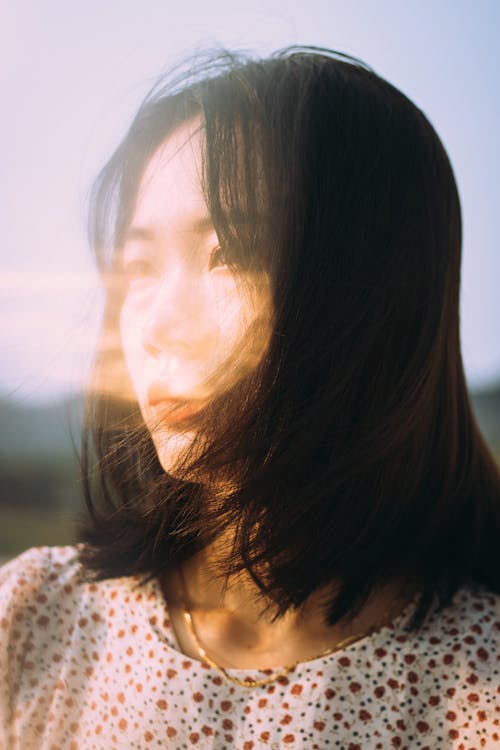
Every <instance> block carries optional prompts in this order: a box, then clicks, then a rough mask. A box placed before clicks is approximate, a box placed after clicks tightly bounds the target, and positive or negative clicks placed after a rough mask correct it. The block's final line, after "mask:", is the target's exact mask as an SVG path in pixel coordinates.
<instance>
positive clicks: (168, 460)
mask: <svg viewBox="0 0 500 750" xmlns="http://www.w3.org/2000/svg"><path fill="white" fill-rule="evenodd" d="M152 438H153V443H154V446H155V448H156V454H157V456H158V460H159V462H160V465H161V467H162V469H163V471H164V472H165V473H166V474H170V476H172V477H175V478H177V479H188V477H187V476H186V472H185V470H184V469H183V466H184V465H185V462H186V459H188V458H189V459H191V460H192V458H193V457H192V456H190V449H191V446H192V444H193V440H194V433H192V432H183V433H175V432H169V433H168V434H166V433H165V432H163V431H161V432H160V433H158V432H156V433H152Z"/></svg>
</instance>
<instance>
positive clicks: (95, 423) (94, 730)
mask: <svg viewBox="0 0 500 750" xmlns="http://www.w3.org/2000/svg"><path fill="white" fill-rule="evenodd" d="M91 228H92V232H91V236H92V242H93V245H94V247H95V250H96V253H97V259H98V264H99V268H100V269H101V272H102V275H103V279H104V281H105V283H106V291H107V304H106V309H105V314H104V321H103V335H102V340H101V347H100V350H99V353H98V357H97V361H96V369H95V377H94V380H93V383H92V387H91V389H90V395H89V400H88V408H87V422H86V440H85V446H84V448H85V450H84V462H83V465H84V477H85V482H86V499H87V504H88V509H89V512H90V513H89V518H88V520H87V519H82V522H81V525H80V529H79V535H78V544H76V545H75V546H70V547H59V548H39V549H32V550H28V551H27V552H25V553H24V554H23V555H21V556H20V557H18V558H16V559H15V560H13V561H11V562H10V563H9V564H8V565H7V566H5V567H4V568H3V569H2V571H1V576H2V618H3V619H2V621H1V622H2V627H3V629H4V639H3V646H2V652H1V659H2V662H1V663H2V670H3V677H4V680H5V683H4V684H6V685H7V691H6V692H5V693H4V696H5V697H4V698H3V699H2V701H3V703H2V708H1V710H2V712H3V715H2V727H3V728H4V734H3V737H2V741H3V744H2V745H1V747H3V748H6V747H8V748H16V749H17V748H23V750H25V749H26V748H30V747H34V748H43V749H45V748H47V750H48V748H56V747H57V748H64V749H66V748H67V749H68V750H76V749H77V748H80V749H81V748H111V747H117V748H119V747H126V748H139V747H140V748H142V747H173V748H185V747H191V746H197V747H200V748H209V747H210V748H226V747H227V748H232V747H235V748H239V749H240V750H243V749H244V750H250V748H260V747H270V748H278V747H307V748H321V749H323V748H327V747H338V748H349V750H354V749H355V748H384V749H385V748H389V747H397V748H404V747H406V748H417V747H418V748H432V749H433V750H436V748H465V747H471V746H474V747H493V746H494V744H495V743H498V742H499V741H500V739H499V738H500V726H499V718H500V716H499V710H500V698H499V692H498V687H497V686H498V672H497V671H496V669H495V664H496V662H497V660H498V655H499V653H500V643H499V640H500V571H499V565H498V549H499V541H500V482H499V476H498V470H497V468H496V466H495V464H494V461H493V459H492V457H491V455H490V454H489V452H488V449H487V447H486V445H485V443H484V441H483V439H482V437H481V435H480V433H479V431H478V428H477V425H476V423H475V421H474V418H473V415H472V412H471V408H470V404H469V400H468V396H467V390H466V385H465V381H464V374H463V368H462V361H461V354H460V344H459V325H458V298H459V274H460V253H461V218H460V205H459V199H458V195H457V189H456V184H455V180H454V177H453V173H452V169H451V166H450V163H449V160H448V157H447V155H446V152H445V150H444V148H443V146H442V144H441V142H440V140H439V138H438V136H437V135H436V133H435V131H434V130H433V128H432V126H431V125H430V124H429V122H428V120H427V119H426V118H425V116H424V115H423V113H422V112H421V111H420V110H419V109H418V108H417V107H416V106H415V105H414V104H412V103H411V102H410V101H409V100H408V99H407V98H406V97H405V96H404V95H403V94H402V93H401V92H399V91H398V90H397V89H395V88H394V87H393V86H392V85H390V84H389V83H387V82H386V81H384V80H383V79H381V78H380V77H379V76H377V75H376V74H375V73H374V72H373V71H372V70H371V69H370V68H368V67H367V66H366V65H364V64H363V63H361V62H359V61H358V60H355V59H354V58H349V57H347V56H346V55H342V54H339V53H335V52H331V51H328V50H319V49H315V48H298V49H288V50H285V51H283V52H280V53H277V54H275V55H273V56H271V57H270V58H268V59H265V60H247V59H243V58H240V57H237V56H234V55H229V54H226V55H221V56H218V57H216V58H215V59H212V60H211V61H209V62H207V63H206V64H203V65H199V66H198V67H197V68H196V69H195V70H194V71H193V70H192V71H191V72H190V73H188V74H186V75H181V74H179V75H177V76H174V77H171V78H169V79H168V81H165V80H162V81H161V82H160V83H159V84H158V86H156V87H155V89H154V90H153V91H152V92H151V93H150V94H149V95H148V97H147V99H146V101H145V102H144V103H143V105H142V106H141V108H140V110H139V112H138V114H137V116H136V118H135V119H134V121H133V123H132V126H131V128H130V130H129V132H128V134H127V135H126V137H125V139H124V140H123V142H122V143H121V145H120V146H119V147H118V149H117V150H116V151H115V153H114V154H113V156H112V157H111V159H110V161H109V162H108V164H107V165H106V166H105V168H104V169H103V171H102V173H101V175H100V176H99V179H98V181H97V183H96V187H95V191H94V193H93V198H92V212H91Z"/></svg>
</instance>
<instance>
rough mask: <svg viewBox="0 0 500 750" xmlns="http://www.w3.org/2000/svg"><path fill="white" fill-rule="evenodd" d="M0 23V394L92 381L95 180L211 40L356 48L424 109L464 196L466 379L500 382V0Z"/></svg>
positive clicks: (0, 8)
mask: <svg viewBox="0 0 500 750" xmlns="http://www.w3.org/2000/svg"><path fill="white" fill-rule="evenodd" d="M0 28H1V29H2V43H1V45H0V87H1V91H2V117H1V119H0V134H1V138H2V144H3V149H2V159H1V163H2V169H1V170H0V396H7V397H9V398H12V399H15V400H16V401H18V402H21V403H31V402H38V403H43V402H46V401H50V400H54V399H57V398H59V397H61V396H64V395H67V394H68V393H70V392H72V391H74V390H79V389H80V388H81V387H82V384H83V383H84V381H85V377H86V375H87V371H88V367H89V362H90V360H91V356H92V351H93V347H94V345H95V340H96V335H97V330H98V324H99V316H100V312H101V305H102V298H101V293H100V290H99V285H98V281H97V277H96V274H95V271H94V267H93V262H92V256H91V252H90V250H89V248H88V245H87V240H86V209H87V197H88V191H89V187H90V185H91V182H92V180H93V178H94V176H95V175H96V173H97V172H98V170H99V168H100V166H101V165H102V164H103V163H104V161H105V160H106V158H107V157H108V156H109V155H110V153H111V152H112V150H113V148H114V147H115V146H116V145H117V143H118V141H119V139H120V138H121V136H122V135H123V134H124V132H125V131H126V129H127V127H128V125H129V124H130V121H131V119H132V117H133V115H134V114H135V111H136V109H137V107H138V106H139V104H140V102H141V100H142V98H143V97H144V95H145V94H146V92H147V91H148V89H149V88H150V86H151V84H152V83H153V82H154V80H155V78H156V77H157V75H158V74H159V73H160V72H161V71H162V70H163V69H165V68H166V67H168V66H169V65H171V64H173V63H175V62H176V61H177V60H178V59H180V58H181V57H183V56H185V55H186V54H189V53H192V52H195V51H196V50H202V49H206V48H208V47H217V46H225V47H229V48H234V49H239V50H247V51H250V52H254V53H256V54H258V55H265V54H268V53H270V52H272V51H274V50H276V49H279V48H282V47H285V46H288V45H290V44H311V45H317V46H326V47H329V48H333V49H336V50H339V51H343V52H347V53H349V54H351V55H354V56H356V57H360V58H362V59H363V60H364V61H365V62H367V63H368V64H369V65H370V66H371V67H373V68H375V70H376V71H377V73H379V74H380V75H382V76H383V77H384V78H386V79H387V80H389V81H390V82H391V83H393V84H394V85H396V86H397V87H398V88H400V89H401V90H402V91H403V92H404V93H405V94H406V95H407V96H409V97H410V99H412V100H413V101H414V102H415V104H417V106H419V107H420V108H421V109H422V110H423V111H424V113H425V114H426V116H427V117H428V118H429V120H430V121H431V123H432V124H433V126H434V127H435V129H436V130H437V132H438V134H439V136H440V138H441V140H442V141H443V143H444V145H445V148H446V150H447V152H448V154H449V156H450V159H451V163H452V166H453V169H454V171H455V176H456V179H457V183H458V188H459V193H460V199H461V203H462V216H463V230H464V248H463V254H464V255H463V266H462V292H461V335H462V351H463V356H464V362H465V369H466V375H467V379H468V382H469V384H470V385H471V387H473V388H480V387H489V386H491V385H493V384H494V383H495V382H498V381H499V380H500V336H499V335H498V323H499V321H500V295H499V294H498V291H497V284H498V280H499V279H500V248H499V242H498V236H499V231H498V230H499V216H500V211H499V205H500V200H499V199H500V195H499V193H500V188H499V182H498V174H500V140H499V138H498V133H499V132H500V97H499V94H498V71H499V70H500V51H499V49H500V48H499V47H498V45H497V39H498V35H499V33H500V2H497V1H496V0H477V2H472V0H469V2H464V0H406V1H405V2H401V0H342V1H341V0H309V1H308V2H304V1H302V2H297V0H286V2H285V1H284V0H259V1H256V0H254V1H253V2H251V3H250V2H237V0H232V1H231V2H229V1H226V0H211V2H210V3H206V2H203V3H201V2H185V3H182V4H181V3H174V2H170V0H141V2H139V1H138V0H136V2H131V0H107V1H106V2H102V0H86V2H71V3H68V2H66V0H44V2H43V3H42V2H40V0H17V1H16V2H10V3H9V2H6V0H4V2H3V4H0Z"/></svg>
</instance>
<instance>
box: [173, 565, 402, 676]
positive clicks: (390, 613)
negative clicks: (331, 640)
mask: <svg viewBox="0 0 500 750" xmlns="http://www.w3.org/2000/svg"><path fill="white" fill-rule="evenodd" d="M180 579H181V583H182V591H183V595H184V609H183V617H184V621H185V623H186V625H187V628H188V630H189V632H190V634H191V636H192V638H193V640H194V642H195V645H196V650H197V652H198V656H199V657H200V659H201V660H202V661H204V662H205V663H206V664H209V665H210V666H211V667H213V668H214V669H216V670H217V671H218V672H219V673H220V674H221V675H222V676H223V677H224V679H225V680H227V681H228V682H232V683H233V684H235V685H239V686H240V687H245V688H256V687H264V686H265V685H270V684H271V683H272V682H276V681H277V680H280V679H281V678H283V677H286V676H287V675H288V674H289V673H290V672H293V670H294V669H295V668H296V667H297V666H298V665H299V664H301V663H302V662H301V661H300V660H299V661H296V662H294V663H293V664H291V665H289V666H287V667H284V668H283V669H279V670H278V671H276V672H274V673H273V674H271V675H268V676H267V677H263V678H262V679H255V678H253V677H245V678H244V679H241V678H239V677H235V676H234V675H232V674H230V673H229V672H228V671H227V669H226V668H225V667H223V666H221V665H220V664H217V662H216V661H214V659H212V657H211V656H210V655H209V654H207V652H206V650H205V648H204V647H203V646H202V644H201V642H200V639H199V638H198V634H197V633H196V629H195V627H194V623H193V618H192V615H191V612H190V611H189V609H188V608H187V605H186V596H185V593H186V592H185V586H184V577H183V575H182V573H181V575H180ZM398 609H399V607H398ZM396 612H397V610H396V608H395V607H393V608H392V609H390V610H387V611H386V612H385V613H384V618H383V619H382V620H381V621H380V622H379V623H377V624H376V625H373V626H372V627H371V628H368V629H367V630H366V631H364V632H362V633H356V634H354V635H350V636H348V637H347V638H344V639H343V640H341V641H339V642H338V643H337V644H336V645H335V646H332V647H331V648H328V649H326V650H325V651H322V652H321V653H320V654H318V655H317V656H315V657H313V659H307V661H313V660H314V659H321V658H322V657H324V656H329V655H330V654H333V653H335V652H336V651H340V649H342V648H345V647H346V646H348V645H349V644H351V643H353V642H354V641H357V640H360V639H361V638H365V637H366V636H369V635H371V634H372V633H373V632H375V631H376V630H379V628H381V627H383V626H384V625H387V624H389V622H391V620H392V619H393V618H394V617H395V614H396ZM259 671H261V670H259ZM263 671H267V670H263Z"/></svg>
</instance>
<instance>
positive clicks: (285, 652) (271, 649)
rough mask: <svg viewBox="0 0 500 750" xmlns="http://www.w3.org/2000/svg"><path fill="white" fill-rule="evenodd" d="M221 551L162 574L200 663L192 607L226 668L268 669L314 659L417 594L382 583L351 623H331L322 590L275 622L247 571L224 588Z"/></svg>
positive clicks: (185, 645) (188, 646)
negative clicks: (186, 615) (186, 614)
mask: <svg viewBox="0 0 500 750" xmlns="http://www.w3.org/2000/svg"><path fill="white" fill-rule="evenodd" d="M223 549H227V546H222V545H221V544H220V543H219V544H218V545H217V546H215V545H214V546H212V547H209V548H207V549H205V550H203V551H202V552H200V553H198V554H196V555H195V556H194V557H192V558H191V559H190V560H189V561H188V562H187V563H185V564H184V565H183V566H182V569H179V570H177V571H174V572H172V573H171V574H170V575H169V576H166V577H165V580H164V581H163V589H164V592H165V596H166V599H167V604H168V607H169V611H170V616H171V619H172V623H173V625H174V629H175V630H176V633H177V637H178V641H179V645H180V646H181V648H182V650H183V651H184V653H186V654H188V655H189V656H192V657H194V658H200V657H199V647H198V644H197V643H196V640H195V639H194V638H193V635H192V633H191V632H189V628H187V626H186V622H185V620H184V617H183V613H184V611H185V610H186V609H187V610H188V611H189V613H190V614H191V617H192V624H193V627H194V630H195V633H196V635H197V638H198V640H199V642H200V643H201V644H202V646H203V648H204V649H205V651H207V653H208V654H209V655H210V656H211V658H212V659H213V660H214V661H216V662H217V663H218V664H219V665H220V666H224V667H233V668H241V669H247V668H248V669H251V668H261V669H267V668H275V667H282V666H286V665H290V664H293V663H295V662H297V661H307V660H310V659H314V658H315V657H317V656H319V655H320V654H322V653H324V652H325V651H326V650H328V649H330V648H334V647H335V645H336V644H337V643H339V642H340V641H342V640H344V639H346V638H348V637H350V636H353V635H358V634H359V635H360V636H363V635H365V634H367V633H368V632H369V631H370V630H372V629H373V628H374V627H376V626H378V625H382V624H385V622H388V621H390V620H392V619H394V618H395V617H396V616H397V615H398V614H399V613H400V612H401V611H402V609H403V608H404V606H405V605H406V604H407V603H408V602H409V601H410V599H411V598H412V596H413V592H411V591H410V590H409V589H407V590H406V591H405V590H404V587H402V582H399V583H395V584H392V585H388V586H384V587H383V588H380V589H379V590H378V591H377V592H376V594H374V595H372V596H371V597H370V599H369V600H368V602H367V604H366V605H365V607H364V608H363V609H362V611H361V613H360V614H359V615H358V616H357V617H356V618H355V619H354V621H353V622H352V623H351V624H341V623H340V624H337V625H335V626H331V625H329V624H328V623H327V622H326V620H325V607H324V605H325V599H326V597H327V596H328V592H327V591H321V592H318V593H315V594H313V595H312V596H311V597H310V598H309V599H308V601H307V602H306V603H305V605H304V606H303V607H301V608H300V609H297V610H291V611H290V610H289V611H288V612H287V613H286V614H285V615H284V616H283V617H281V618H279V619H278V620H276V621H275V622H273V621H272V615H273V614H274V611H275V610H274V611H273V607H272V606H271V607H268V609H267V611H264V610H266V603H267V602H266V601H265V600H264V599H263V597H262V594H261V592H260V590H259V589H258V587H257V586H256V584H255V583H254V581H253V580H252V578H251V576H250V575H249V574H248V573H245V572H243V573H241V574H239V575H237V576H234V577H232V578H230V579H229V580H228V581H227V583H226V582H224V581H222V580H221V578H220V576H218V575H217V570H218V569H219V568H218V565H219V564H220V561H221V555H222V554H223ZM332 590H333V587H332V589H330V593H331V591H332Z"/></svg>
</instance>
